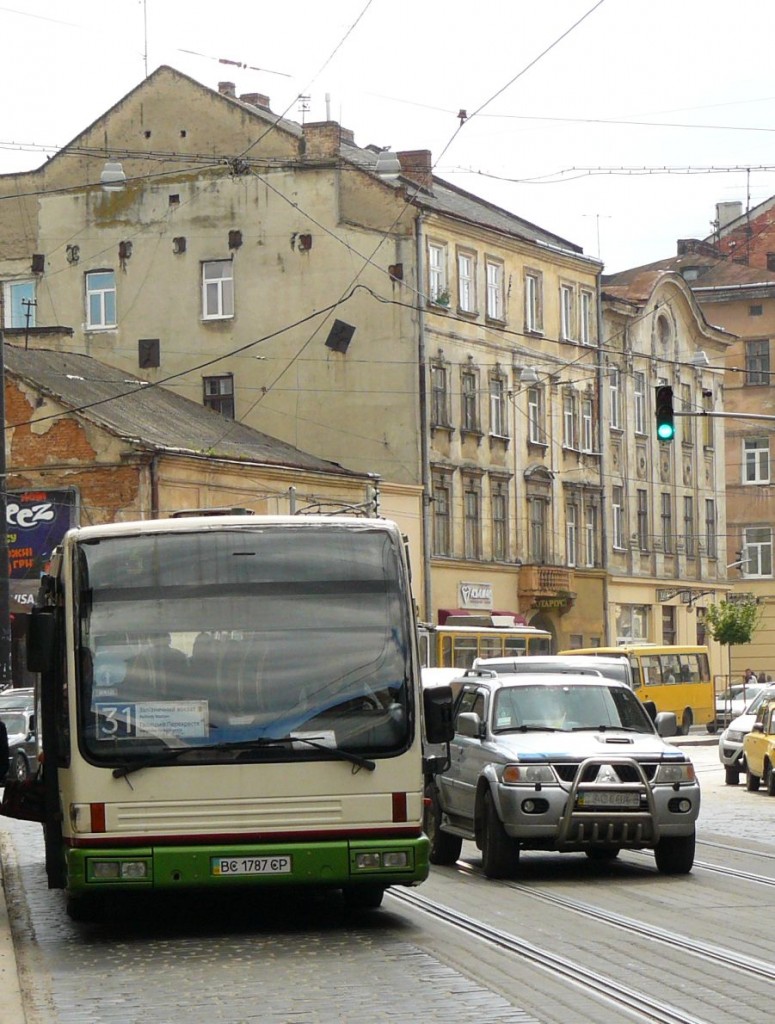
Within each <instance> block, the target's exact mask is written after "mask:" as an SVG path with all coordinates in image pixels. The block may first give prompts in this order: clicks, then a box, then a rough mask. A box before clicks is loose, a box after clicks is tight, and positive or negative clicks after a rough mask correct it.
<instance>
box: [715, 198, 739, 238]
mask: <svg viewBox="0 0 775 1024" xmlns="http://www.w3.org/2000/svg"><path fill="white" fill-rule="evenodd" d="M742 214H743V204H742V203H741V202H740V201H739V200H738V201H737V202H736V203H716V223H717V224H718V230H719V231H721V230H722V228H725V227H726V226H727V224H731V223H732V221H733V220H737V218H738V217H741V216H742Z"/></svg>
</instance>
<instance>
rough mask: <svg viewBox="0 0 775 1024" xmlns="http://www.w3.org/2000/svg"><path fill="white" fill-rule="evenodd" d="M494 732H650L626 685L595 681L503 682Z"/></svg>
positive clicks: (496, 707) (651, 730)
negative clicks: (532, 684)
mask: <svg viewBox="0 0 775 1024" xmlns="http://www.w3.org/2000/svg"><path fill="white" fill-rule="evenodd" d="M492 723H493V724H492V727H493V731H494V732H508V731H509V730H515V729H517V730H520V729H521V730H529V729H550V730H554V729H562V730H568V731H572V730H575V729H627V730H631V731H635V732H646V733H653V731H654V728H653V726H652V724H651V720H650V719H649V717H648V715H647V714H646V711H645V709H644V707H643V705H642V704H641V702H640V701H639V700H638V698H637V697H636V696H635V695H634V694H633V693H632V691H631V690H629V689H624V688H623V687H618V686H616V687H609V686H596V685H591V684H590V685H573V684H572V683H571V684H566V685H562V686H551V685H545V684H543V685H540V684H537V685H535V686H530V685H528V686H505V687H503V688H502V689H499V690H498V691H497V693H496V694H495V701H494V707H493V719H492Z"/></svg>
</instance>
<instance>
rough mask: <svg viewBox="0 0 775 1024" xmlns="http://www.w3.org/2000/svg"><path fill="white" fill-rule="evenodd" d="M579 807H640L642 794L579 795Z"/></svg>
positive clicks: (605, 793)
mask: <svg viewBox="0 0 775 1024" xmlns="http://www.w3.org/2000/svg"><path fill="white" fill-rule="evenodd" d="M577 806H578V807H587V808H595V807H640V793H614V792H603V793H590V792H589V791H587V792H586V793H579V798H578V801H577Z"/></svg>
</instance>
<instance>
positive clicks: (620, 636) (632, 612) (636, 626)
mask: <svg viewBox="0 0 775 1024" xmlns="http://www.w3.org/2000/svg"><path fill="white" fill-rule="evenodd" d="M649 611H650V608H649V607H648V605H644V604H622V605H620V606H619V611H618V613H617V615H616V638H617V640H620V641H622V640H624V641H626V640H632V641H636V640H647V639H648V635H649V634H648V624H649Z"/></svg>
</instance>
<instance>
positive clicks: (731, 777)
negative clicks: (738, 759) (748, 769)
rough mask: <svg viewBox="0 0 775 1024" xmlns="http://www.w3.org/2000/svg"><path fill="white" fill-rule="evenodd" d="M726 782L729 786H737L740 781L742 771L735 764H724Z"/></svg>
mask: <svg viewBox="0 0 775 1024" xmlns="http://www.w3.org/2000/svg"><path fill="white" fill-rule="evenodd" d="M724 782H725V783H726V784H727V785H728V786H736V785H737V784H738V783H739V782H740V772H739V771H738V770H737V768H735V767H734V766H733V765H725V766H724Z"/></svg>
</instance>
